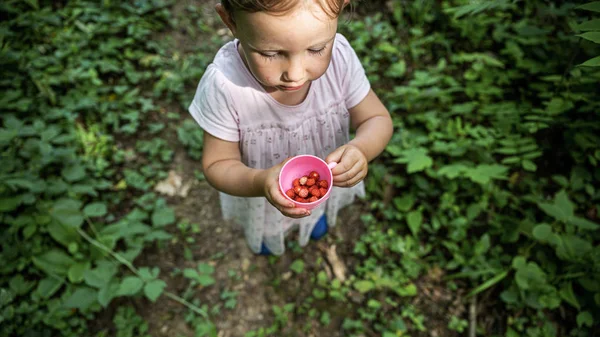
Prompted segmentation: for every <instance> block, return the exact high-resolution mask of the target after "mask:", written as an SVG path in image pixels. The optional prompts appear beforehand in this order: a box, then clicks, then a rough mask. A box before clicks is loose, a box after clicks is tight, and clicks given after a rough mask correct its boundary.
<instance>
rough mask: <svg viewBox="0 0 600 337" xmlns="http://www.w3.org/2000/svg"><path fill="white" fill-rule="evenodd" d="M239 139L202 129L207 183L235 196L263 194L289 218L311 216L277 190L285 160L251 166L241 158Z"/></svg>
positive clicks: (203, 158) (203, 161) (203, 160)
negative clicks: (233, 140) (228, 138)
mask: <svg viewBox="0 0 600 337" xmlns="http://www.w3.org/2000/svg"><path fill="white" fill-rule="evenodd" d="M241 158H242V156H241V154H240V150H239V143H238V142H229V141H225V140H222V139H220V138H217V137H214V136H213V135H211V134H209V133H208V132H204V147H203V150H202V169H203V171H204V176H205V177H206V180H207V181H208V183H209V184H210V185H211V186H213V187H214V188H216V189H217V190H219V191H221V192H224V193H227V194H229V195H234V196H238V197H265V198H267V200H268V201H269V202H270V203H271V204H272V205H273V206H275V207H276V208H277V209H278V210H279V211H280V212H281V213H283V214H284V215H286V216H289V217H292V218H300V217H304V216H307V215H310V212H309V211H307V210H305V209H303V208H294V204H293V203H291V202H289V201H288V200H287V199H285V197H284V196H283V194H282V193H281V192H280V191H279V182H278V178H279V171H281V167H283V164H285V162H286V161H287V160H286V161H283V162H282V163H280V164H279V165H276V166H273V167H272V168H270V169H266V170H260V169H253V168H250V167H248V166H246V165H244V163H242V161H241Z"/></svg>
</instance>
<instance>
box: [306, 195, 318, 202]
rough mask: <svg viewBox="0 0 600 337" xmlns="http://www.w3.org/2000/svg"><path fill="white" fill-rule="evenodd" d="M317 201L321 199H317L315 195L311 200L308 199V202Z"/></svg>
mask: <svg viewBox="0 0 600 337" xmlns="http://www.w3.org/2000/svg"><path fill="white" fill-rule="evenodd" d="M317 200H319V198H318V197H315V196H314V195H313V196H312V197H310V199H308V202H315V201H317Z"/></svg>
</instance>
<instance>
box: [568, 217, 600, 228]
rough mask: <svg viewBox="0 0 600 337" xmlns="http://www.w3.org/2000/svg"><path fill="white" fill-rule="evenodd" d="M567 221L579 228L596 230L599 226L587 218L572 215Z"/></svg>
mask: <svg viewBox="0 0 600 337" xmlns="http://www.w3.org/2000/svg"><path fill="white" fill-rule="evenodd" d="M568 222H569V223H571V224H573V225H575V226H577V227H579V228H581V229H586V230H597V229H598V228H600V225H598V224H597V223H595V222H591V221H589V220H587V219H584V218H580V217H577V216H573V217H571V218H570V219H569V220H568Z"/></svg>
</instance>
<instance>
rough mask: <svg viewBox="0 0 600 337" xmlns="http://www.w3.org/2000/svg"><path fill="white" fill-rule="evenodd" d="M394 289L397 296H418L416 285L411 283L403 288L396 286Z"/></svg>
mask: <svg viewBox="0 0 600 337" xmlns="http://www.w3.org/2000/svg"><path fill="white" fill-rule="evenodd" d="M392 289H393V290H394V291H395V292H396V294H398V295H399V296H403V297H407V296H416V295H417V286H416V285H414V283H409V284H407V285H405V286H403V287H397V286H395V287H393V288H392Z"/></svg>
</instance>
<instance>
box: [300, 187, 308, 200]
mask: <svg viewBox="0 0 600 337" xmlns="http://www.w3.org/2000/svg"><path fill="white" fill-rule="evenodd" d="M298 196H299V197H301V198H306V197H308V188H306V187H300V192H299V193H298Z"/></svg>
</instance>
